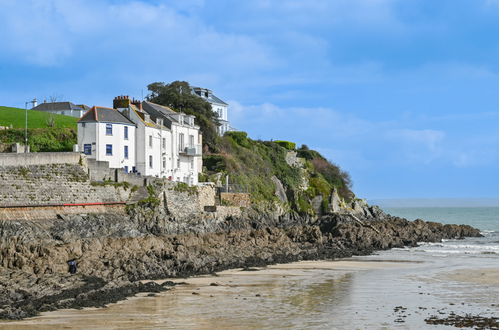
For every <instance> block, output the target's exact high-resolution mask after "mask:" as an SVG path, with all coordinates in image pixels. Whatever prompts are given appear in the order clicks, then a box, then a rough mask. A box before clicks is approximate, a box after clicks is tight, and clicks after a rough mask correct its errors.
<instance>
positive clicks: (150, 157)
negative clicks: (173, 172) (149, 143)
mask: <svg viewBox="0 0 499 330" xmlns="http://www.w3.org/2000/svg"><path fill="white" fill-rule="evenodd" d="M149 168H152V156H149Z"/></svg>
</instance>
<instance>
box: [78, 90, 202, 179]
mask: <svg viewBox="0 0 499 330" xmlns="http://www.w3.org/2000/svg"><path fill="white" fill-rule="evenodd" d="M94 109H97V110H94ZM101 109H105V108H101V107H94V108H92V109H91V110H90V111H89V112H88V113H87V114H85V115H84V116H83V117H82V118H81V119H80V121H79V122H78V145H79V148H80V150H82V151H83V152H84V153H85V154H86V155H87V157H89V158H92V159H96V160H104V161H109V166H110V167H111V168H121V169H123V171H125V172H127V173H130V172H132V173H137V174H140V175H145V176H154V177H160V178H168V179H169V180H172V181H179V182H185V183H187V184H190V185H196V184H197V183H198V175H199V173H200V172H201V169H202V148H201V145H202V135H201V133H200V130H199V126H196V125H195V124H194V118H195V117H194V116H190V115H186V114H184V113H180V112H176V111H173V110H172V109H170V108H168V107H164V106H161V105H158V104H154V103H151V102H146V101H143V102H141V101H137V100H132V99H130V98H129V97H128V96H118V97H116V98H115V99H114V100H113V109H106V110H108V111H112V112H114V116H111V115H109V114H107V113H106V114H107V116H104V118H101V117H99V115H100V112H101V111H102V110H101ZM95 111H97V112H96V115H94V114H93V113H94V112H95ZM95 116H97V117H98V118H101V119H95ZM111 117H112V118H111ZM111 119H112V120H111ZM125 121H126V124H125ZM96 122H98V123H100V126H98V128H99V129H98V130H97V129H95V128H94V126H95V125H92V124H90V123H96ZM104 125H106V126H104ZM130 126H132V127H130ZM108 127H116V130H117V131H118V132H122V133H123V134H122V135H120V134H121V133H117V134H118V135H117V136H116V137H115V138H114V140H113V143H112V147H111V148H112V149H113V150H114V149H115V148H122V149H123V151H124V150H128V151H127V152H128V158H127V159H125V158H124V152H123V153H122V154H118V153H117V154H116V155H108V154H107V151H106V150H107V149H108V148H109V146H108V144H109V143H108V142H109V141H110V139H109V136H102V132H103V130H104V132H105V129H107V128H108ZM125 127H128V128H127V129H126V131H127V132H128V133H127V134H128V140H126V138H125V135H124V134H125ZM131 135H133V139H132V138H131ZM132 140H133V148H132V147H131V145H130V143H129V142H131V141H132ZM89 144H90V145H91V146H92V147H89ZM94 145H95V146H94ZM125 146H126V147H127V148H126V149H125ZM131 153H133V158H132V157H131ZM132 159H133V162H132V161H130V160H132Z"/></svg>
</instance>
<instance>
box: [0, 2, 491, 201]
mask: <svg viewBox="0 0 499 330" xmlns="http://www.w3.org/2000/svg"><path fill="white" fill-rule="evenodd" d="M0 21H1V22H2V25H1V26H0V41H1V43H0V104H1V105H7V106H18V107H24V102H25V101H27V100H30V99H32V98H33V97H37V98H38V99H43V98H49V97H51V96H57V97H58V98H59V99H64V100H70V101H73V102H75V103H86V104H88V105H94V104H98V105H103V106H106V105H107V106H109V105H111V101H112V98H113V97H114V96H115V95H119V94H128V95H130V96H135V97H140V96H141V94H142V93H144V94H145V93H147V91H146V86H147V84H148V83H151V82H154V81H164V82H170V81H173V80H187V81H189V82H190V83H191V84H193V85H199V86H205V87H209V88H211V89H212V90H214V91H215V92H216V94H217V95H218V96H219V97H221V98H222V99H225V100H226V101H228V102H229V104H230V106H231V107H230V112H229V116H230V119H231V121H232V123H233V126H235V127H237V128H239V129H241V130H245V131H247V132H248V133H249V134H250V136H251V137H253V138H261V139H287V140H292V141H295V142H297V143H298V144H307V145H308V146H310V147H311V148H315V149H317V150H319V151H321V152H322V153H323V154H324V155H325V156H326V157H327V158H329V159H330V160H332V161H333V162H335V163H337V164H339V165H340V166H341V167H342V168H344V169H346V170H347V171H349V172H350V173H351V175H352V178H353V181H354V190H355V192H356V193H357V195H359V196H362V197H366V198H370V199H375V198H411V197H420V198H434V197H450V198H452V197H454V198H457V197H499V184H498V183H499V171H498V170H499V166H498V165H499V148H498V146H499V130H498V126H499V125H498V123H499V37H498V36H499V0H439V1H435V0H308V1H305V0H304V1H296V0H295V1H291V0H275V1H271V0H254V1H223V0H222V1H204V0H183V1H166V0H165V1H160V0H157V1H126V0H125V1H117V0H114V1H113V0H108V1H104V0H24V1H11V0H0Z"/></svg>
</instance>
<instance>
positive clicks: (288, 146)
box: [274, 140, 296, 150]
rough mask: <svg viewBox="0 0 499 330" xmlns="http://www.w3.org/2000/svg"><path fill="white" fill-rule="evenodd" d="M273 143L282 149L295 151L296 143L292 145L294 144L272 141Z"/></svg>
mask: <svg viewBox="0 0 499 330" xmlns="http://www.w3.org/2000/svg"><path fill="white" fill-rule="evenodd" d="M274 142H275V143H277V144H278V145H280V146H281V147H284V148H286V149H288V150H295V149H296V143H294V142H289V141H282V140H278V141H274Z"/></svg>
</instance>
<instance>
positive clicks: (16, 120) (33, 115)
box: [0, 106, 78, 129]
mask: <svg viewBox="0 0 499 330" xmlns="http://www.w3.org/2000/svg"><path fill="white" fill-rule="evenodd" d="M25 114H26V111H25V110H24V109H19V108H9V107H2V106H0V126H7V127H10V125H12V128H24V127H25ZM51 116H52V117H53V118H54V121H55V127H61V128H62V127H67V128H73V129H76V121H77V120H78V119H77V118H74V117H69V116H63V115H54V114H50V113H47V112H43V111H33V110H28V128H47V127H48V125H47V120H48V119H49V118H50V117H51Z"/></svg>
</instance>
